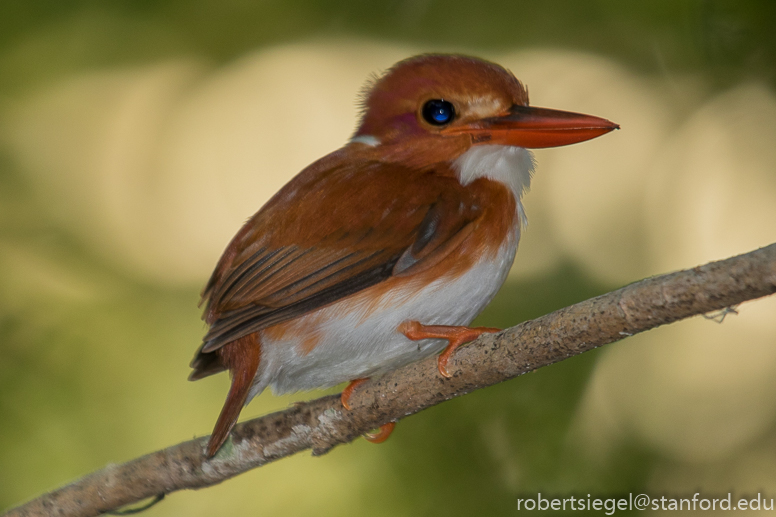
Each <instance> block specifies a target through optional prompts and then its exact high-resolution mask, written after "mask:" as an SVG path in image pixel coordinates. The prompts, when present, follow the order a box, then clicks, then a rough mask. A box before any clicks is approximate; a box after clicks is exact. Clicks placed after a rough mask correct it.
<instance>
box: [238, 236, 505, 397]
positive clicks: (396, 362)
mask: <svg viewBox="0 0 776 517" xmlns="http://www.w3.org/2000/svg"><path fill="white" fill-rule="evenodd" d="M518 224H519V223H518ZM519 237H520V231H519V226H518V227H517V228H515V231H514V232H513V233H512V235H511V236H510V238H509V239H507V241H506V242H504V244H503V245H502V246H501V248H500V249H499V251H498V253H497V254H496V255H495V256H494V257H489V258H488V259H484V258H483V259H482V260H480V262H478V263H477V264H475V266H474V267H472V268H471V269H470V270H469V271H467V272H466V273H464V274H463V275H460V276H458V277H457V278H455V279H452V280H451V279H445V278H440V279H439V280H437V281H436V282H434V283H432V284H430V285H426V286H425V287H423V288H422V289H414V290H409V289H404V290H402V291H399V292H397V291H390V292H388V293H386V294H384V295H383V296H382V297H381V298H380V300H379V302H378V303H377V305H374V304H373V303H372V305H370V304H369V302H368V301H367V300H366V298H365V299H364V301H363V302H360V301H359V296H360V294H356V295H353V296H352V297H350V298H346V299H345V300H343V301H341V302H337V303H335V304H333V305H330V306H328V307H324V308H322V309H319V310H318V311H316V313H313V314H311V315H310V316H311V317H305V318H304V321H303V322H300V325H304V327H303V328H302V327H300V328H299V332H295V333H294V334H295V335H296V336H297V337H295V338H293V339H286V338H285V337H284V338H280V339H278V338H273V337H272V333H271V332H269V331H264V332H263V334H262V358H261V365H260V367H259V372H258V373H257V376H256V380H255V384H254V386H253V389H252V390H251V393H250V396H249V399H248V400H250V398H252V397H254V396H255V395H257V394H258V393H260V392H261V391H262V390H263V389H264V388H266V387H267V386H271V387H272V391H273V392H275V393H276V394H281V393H288V392H293V391H299V390H308V389H313V388H323V387H328V386H333V385H335V384H339V383H342V382H346V381H350V380H353V379H357V378H362V377H370V376H373V375H378V374H381V373H384V372H386V371H390V370H393V369H396V368H398V367H400V366H403V365H405V364H409V363H411V362H413V361H417V360H418V359H421V358H424V357H426V356H429V355H431V354H434V353H437V352H439V351H441V350H442V349H443V348H444V347H445V346H446V344H447V342H446V341H444V340H439V339H426V340H422V341H411V340H410V339H408V338H407V337H405V336H404V335H403V334H401V333H400V332H399V331H398V327H399V325H400V324H402V323H404V322H405V321H412V320H415V321H419V322H420V323H422V324H424V325H468V324H469V323H471V321H472V320H473V319H474V318H475V316H477V315H478V314H479V313H480V312H481V311H482V310H483V309H484V308H485V306H486V305H487V304H488V303H489V302H490V301H491V300H492V299H493V297H494V296H495V295H496V292H498V290H499V288H500V287H501V285H502V284H503V283H504V280H505V279H506V277H507V274H508V272H509V269H510V267H511V266H512V262H513V260H514V258H515V252H516V250H517V242H518V240H519ZM354 301H355V302H357V303H355V304H354ZM346 307H347V308H346ZM374 307H377V308H376V309H375V308H374ZM300 333H301V334H302V337H299V335H300ZM305 336H311V337H312V338H314V340H315V342H316V345H315V347H314V348H313V349H312V350H311V351H309V352H307V351H306V350H305V348H304V339H305Z"/></svg>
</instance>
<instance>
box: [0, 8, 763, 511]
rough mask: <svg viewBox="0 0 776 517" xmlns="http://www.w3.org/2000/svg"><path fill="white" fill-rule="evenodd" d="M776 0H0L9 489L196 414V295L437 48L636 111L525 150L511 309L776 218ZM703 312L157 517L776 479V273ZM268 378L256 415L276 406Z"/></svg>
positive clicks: (743, 240) (492, 507) (567, 295)
mask: <svg viewBox="0 0 776 517" xmlns="http://www.w3.org/2000/svg"><path fill="white" fill-rule="evenodd" d="M774 23H776V3H774V2H771V1H770V0H763V1H759V2H758V1H729V2H728V1H717V0H687V1H682V2H677V1H674V0H657V1H651V2H621V1H619V0H593V1H588V2H576V1H573V0H531V1H509V0H504V1H480V2H471V1H468V0H451V1H445V2H441V1H431V0H414V1H413V0H380V1H368V2H367V1H359V0H321V1H315V0H264V1H258V0H257V1H246V0H219V1H214V0H187V1H182V0H112V1H108V2H105V1H97V0H31V1H23V0H2V1H0V509H2V508H7V507H10V506H12V505H14V504H17V503H20V502H21V501H23V500H25V499H28V498H31V497H33V496H35V495H37V494H39V493H41V492H43V491H46V490H49V489H52V488H54V487H56V486H58V485H61V484H63V483H65V482H67V481H69V480H71V479H74V478H76V477H79V476H81V475H83V474H85V473H87V472H89V471H92V470H94V469H97V468H100V467H102V466H104V465H105V464H107V463H110V462H122V461H125V460H128V459H131V458H133V457H135V456H138V455H141V454H144V453H147V452H150V451H152V450H155V449H158V448H162V447H165V446H168V445H171V444H174V443H177V442H179V441H182V440H185V439H189V438H191V437H192V436H195V435H196V436H202V435H205V434H207V433H209V431H210V429H211V427H212V424H213V422H214V420H215V418H216V416H217V414H218V412H219V410H220V407H221V404H222V402H223V398H224V396H225V393H226V390H227V386H228V380H227V378H226V376H223V375H222V376H219V377H215V378H209V379H207V380H203V381H200V382H197V383H189V382H187V381H186V376H187V375H188V371H189V370H188V362H189V360H190V359H191V357H192V354H193V353H194V350H195V349H196V347H197V345H198V343H199V341H200V339H201V337H202V335H203V331H204V326H203V324H202V322H201V321H200V319H199V316H200V312H199V309H198V308H197V301H198V293H199V290H200V288H201V287H202V285H203V283H204V282H205V280H206V279H207V277H208V275H209V274H210V271H211V268H212V267H213V265H214V264H215V261H216V260H217V258H218V256H219V255H220V253H221V251H222V249H223V247H224V246H225V245H226V243H227V242H228V240H229V239H230V238H231V236H232V235H233V234H234V233H235V231H236V230H237V228H238V227H239V225H240V224H241V222H242V221H244V220H245V219H246V218H247V217H248V216H250V215H251V214H252V213H253V212H255V211H256V210H257V209H258V208H259V207H260V206H261V205H262V203H263V202H264V201H265V200H266V199H268V197H269V196H270V195H271V194H272V193H273V192H274V191H275V190H276V189H277V188H279V187H280V186H281V185H282V184H283V183H284V182H285V181H287V180H288V179H289V178H290V177H291V176H292V175H293V174H295V173H296V172H298V171H299V170H300V169H301V168H302V167H304V166H305V165H306V164H308V163H310V162H311V161H313V160H314V159H316V158H318V157H320V156H322V155H323V154H325V153H327V152H329V151H331V150H334V149H336V148H338V147H339V146H340V145H342V144H343V143H344V142H345V141H346V140H347V138H348V137H349V135H350V133H351V131H352V130H353V128H354V126H355V124H356V117H357V113H358V110H357V103H356V97H357V94H358V92H359V90H360V89H361V86H362V84H363V83H364V82H365V80H366V78H367V77H368V76H369V75H370V74H372V73H374V72H379V71H381V70H384V69H385V68H387V67H388V66H390V65H391V64H392V63H394V62H395V61H397V60H399V59H402V58H404V57H408V56H410V55H413V54H416V53H420V52H428V51H453V52H464V53H469V54H474V55H478V56H481V57H485V58H488V59H491V60H494V61H497V62H499V63H501V64H503V65H504V66H506V67H508V68H510V69H511V70H512V71H513V72H514V73H515V74H516V75H517V76H518V77H519V78H521V79H522V80H523V81H524V82H525V83H526V84H527V85H528V86H529V88H530V92H531V101H532V104H535V105H538V106H547V107H553V108H559V109H567V110H573V111H581V112H586V113H591V114H595V115H599V116H602V117H606V118H609V119H611V120H614V121H616V122H618V123H620V124H621V125H622V130H621V131H618V132H616V133H613V134H609V135H606V136H605V137H603V138H600V139H596V140H594V141H591V142H588V143H585V144H582V145H578V146H572V147H567V148H561V149H551V150H545V151H540V152H537V153H536V154H537V158H538V162H539V167H538V171H537V173H536V176H535V178H534V183H533V190H532V191H531V192H530V193H529V194H528V196H527V198H526V208H527V211H528V215H529V227H528V230H527V232H526V233H525V234H524V240H523V242H521V245H520V251H519V253H518V258H517V261H516V264H515V267H514V269H513V271H512V274H511V275H510V278H509V280H508V282H507V284H506V286H505V287H504V288H503V290H502V292H501V293H500V294H499V296H498V298H497V299H496V300H495V301H494V303H493V304H492V306H491V307H489V308H488V309H487V310H486V312H485V313H484V314H483V315H482V316H481V317H480V318H479V323H480V324H483V325H489V326H511V325H514V324H517V323H519V322H520V321H523V320H525V319H528V318H532V317H536V316H539V315H541V314H544V313H547V312H549V311H552V310H554V309H557V308H560V307H563V306H565V305H567V304H570V303H573V302H576V301H580V300H583V299H585V298H587V297H590V296H593V295H597V294H601V293H604V292H607V291H609V290H611V289H613V288H617V287H620V286H622V285H624V284H627V283H629V282H632V281H636V280H639V279H641V278H643V277H646V276H649V275H654V274H659V273H663V272H668V271H671V270H674V269H682V268H688V267H692V266H695V265H698V264H701V263H704V262H707V261H710V260H713V259H720V258H725V257H728V256H730V255H734V254H738V253H742V252H746V251H749V250H751V249H754V248H757V247H759V246H763V245H767V244H769V243H771V242H774V241H776V91H775V90H774V88H775V87H776V31H774V30H773V27H774ZM738 311H739V314H738V315H730V316H728V317H727V318H726V319H725V320H724V322H723V323H722V324H719V323H717V322H714V321H711V320H706V319H703V318H694V319H692V320H690V321H686V322H682V323H678V324H674V325H671V326H669V327H666V328H662V329H658V330H654V331H651V332H649V333H646V334H644V335H641V336H637V337H634V338H631V339H626V340H624V341H622V342H620V343H617V344H613V345H610V346H607V347H604V349H601V350H598V351H595V352H590V353H587V354H584V355H583V356H579V357H575V358H572V359H569V360H567V361H565V362H563V363H560V364H557V365H554V366H551V367H548V368H543V369H541V370H540V371H538V372H535V373H532V374H529V375H526V376H523V377H521V378H519V379H516V380H513V381H511V382H508V383H504V384H502V385H499V386H496V387H493V388H490V389H486V390H482V391H479V392H477V393H474V394H471V395H469V396H467V397H463V398H461V399H458V400H454V401H451V402H448V403H445V404H443V405H441V406H438V407H435V408H432V409H430V410H428V411H424V412H423V413H421V414H419V415H416V416H413V417H411V418H408V419H406V420H404V421H402V422H401V424H400V425H399V426H398V428H397V432H396V433H394V436H393V437H392V438H391V439H390V440H389V441H388V442H386V443H385V444H384V445H381V446H374V445H371V444H368V443H365V442H364V441H362V440H361V441H357V442H356V443H354V444H352V445H348V446H344V447H339V448H337V449H335V450H334V451H333V452H332V453H330V454H328V455H327V456H325V457H322V458H312V457H310V456H309V454H301V455H297V456H296V457H293V458H290V459H285V460H282V461H280V462H278V463H276V464H272V465H269V466H267V467H264V468H261V469H257V470H255V471H253V472H250V473H247V474H244V475H242V476H240V477H238V478H236V479H233V480H230V481H228V482H225V483H223V484H221V485H220V486H217V487H213V488H208V489H205V490H200V491H197V492H183V493H176V494H174V495H172V496H170V497H169V498H167V499H166V500H165V501H164V502H163V503H161V504H159V505H157V506H156V507H154V508H153V509H152V510H149V511H148V513H147V515H149V516H166V515H191V516H199V515H269V514H273V515H311V514H315V515H366V514H369V515H373V516H382V515H385V516H389V515H390V516H395V515H439V514H445V515H462V516H464V515H466V516H468V515H474V514H477V515H514V514H515V513H516V509H515V507H516V498H517V497H518V496H519V495H523V496H534V495H535V493H536V492H537V491H540V492H542V494H544V495H559V496H569V495H575V496H583V497H584V496H586V495H587V494H588V493H590V494H593V495H594V496H601V497H603V496H608V495H613V494H627V493H628V492H631V491H632V492H634V493H637V492H647V493H651V494H654V495H661V494H667V495H686V494H692V493H694V492H696V491H701V492H703V493H704V494H720V493H726V492H727V491H733V492H735V495H746V494H753V493H755V492H757V491H764V493H765V494H766V495H770V496H771V497H776V461H774V456H776V298H771V299H766V300H761V301H757V302H751V303H746V304H744V305H742V306H740V307H739V308H738ZM320 395H321V392H316V393H308V394H300V395H297V396H292V397H274V396H272V395H271V394H270V393H265V394H263V395H261V396H260V397H259V398H257V399H256V400H255V401H254V402H253V403H252V404H251V405H250V406H249V407H248V408H247V409H246V410H245V411H244V412H243V416H244V417H250V416H255V415H260V414H264V413H267V412H269V411H273V410H277V409H280V408H284V407H286V406H287V405H288V404H290V403H291V402H292V401H294V400H298V399H300V398H309V397H315V396H320ZM734 498H735V496H734Z"/></svg>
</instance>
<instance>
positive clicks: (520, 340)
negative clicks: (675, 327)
mask: <svg viewBox="0 0 776 517" xmlns="http://www.w3.org/2000/svg"><path fill="white" fill-rule="evenodd" d="M774 292H776V244H772V245H770V246H767V247H765V248H761V249H759V250H757V251H752V252H750V253H746V254H744V255H739V256H737V257H733V258H730V259H727V260H722V261H719V262H712V263H710V264H706V265H704V266H700V267H696V268H694V269H690V270H686V271H680V272H677V273H671V274H668V275H663V276H658V277H653V278H648V279H646V280H642V281H640V282H636V283H634V284H631V285H629V286H626V287H623V288H622V289H618V290H616V291H613V292H611V293H608V294H605V295H602V296H598V297H596V298H592V299H590V300H586V301H584V302H581V303H577V304H575V305H572V306H570V307H566V308H564V309H561V310H559V311H556V312H553V313H552V314H548V315H546V316H542V317H541V318H537V319H535V320H531V321H526V322H524V323H521V324H520V325H517V326H516V327H512V328H509V329H507V330H504V331H503V332H501V333H499V334H490V335H484V336H483V337H481V338H479V339H477V340H476V341H475V342H473V343H471V344H470V345H467V346H465V347H463V348H461V349H460V350H458V351H457V352H456V354H455V355H454V356H453V357H452V359H451V360H450V363H449V364H448V371H450V372H451V373H452V374H453V378H452V379H445V378H443V377H441V376H440V375H439V373H438V371H437V367H436V358H435V357H429V358H427V359H425V360H422V361H419V362H417V363H413V364H411V365H409V366H406V367H404V368H401V369H400V370H396V371H394V372H391V373H389V374H386V375H384V376H383V377H381V378H379V379H373V380H370V381H368V382H366V383H365V384H363V385H361V386H359V388H358V389H357V390H356V391H355V392H354V393H353V396H352V397H351V399H350V402H351V404H352V405H353V409H352V410H351V411H345V410H344V409H343V408H342V406H341V404H340V401H339V396H337V395H332V396H328V397H323V398H320V399H317V400H313V401H310V402H306V403H301V404H298V405H296V406H294V407H291V408H289V409H286V410H285V411H280V412H277V413H273V414H270V415H267V416H264V417H261V418H256V419H254V420H250V421H247V422H243V423H241V424H238V425H237V426H235V428H234V432H233V434H232V438H231V439H230V440H229V441H227V443H226V445H225V446H224V447H223V448H222V449H221V451H219V453H218V454H217V455H216V456H215V457H214V458H212V459H211V460H207V459H205V457H204V455H203V451H204V447H205V444H206V443H207V438H206V437H204V438H198V439H195V440H191V441H188V442H183V443H180V444H178V445H174V446H172V447H168V448H166V449H162V450H160V451H156V452H154V453H151V454H148V455H146V456H143V457H140V458H137V459H134V460H132V461H129V462H127V463H124V464H122V465H109V466H107V467H105V468H104V469H102V470H98V471H96V472H93V473H92V474H89V475H88V476H86V477H84V478H82V479H80V480H78V481H75V482H73V483H71V484H69V485H67V486H64V487H62V488H60V489H58V490H55V491H53V492H50V493H48V494H45V495H42V496H40V497H38V498H37V499H34V500H32V501H30V502H28V503H26V504H24V505H22V506H19V507H17V508H15V509H12V510H10V511H9V512H8V513H6V515H7V516H38V515H60V516H90V515H99V514H100V513H102V512H105V511H108V510H111V509H114V508H118V507H121V506H123V505H127V504H130V503H133V502H137V501H141V500H143V499H145V498H148V497H151V496H154V495H158V494H167V493H170V492H174V491H176V490H181V489H186V488H189V489H191V488H201V487H206V486H211V485H215V484H217V483H220V482H221V481H224V480H225V479H229V478H230V477H233V476H236V475H237V474H240V473H242V472H245V471H247V470H249V469H252V468H255V467H259V466H261V465H264V464H266V463H269V462H271V461H275V460H277V459H280V458H284V457H286V456H290V455H292V454H295V453H297V452H299V451H302V450H305V449H310V448H311V449H312V450H313V454H314V455H321V454H324V453H326V452H328V451H329V450H330V449H331V448H333V447H335V446H336V445H339V444H341V443H348V442H350V441H352V440H354V439H355V438H357V437H358V436H360V435H361V434H363V433H364V432H366V431H368V430H370V429H373V428H375V427H378V426H380V425H382V424H385V423H387V422H390V421H393V420H399V419H400V418H403V417H405V416H408V415H412V414H414V413H417V412H418V411H422V410H423V409H425V408H427V407H430V406H433V405H435V404H439V403H440V402H443V401H445V400H448V399H451V398H453V397H458V396H461V395H464V394H466V393H469V392H472V391H474V390H477V389H480V388H484V387H486V386H491V385H493V384H496V383H499V382H502V381H505V380H507V379H511V378H513V377H517V376H518V375H522V374H524V373H526V372H530V371H532V370H536V369H537V368H541V367H542V366H546V365H549V364H552V363H555V362H558V361H562V360H563V359H566V358H568V357H572V356H575V355H578V354H581V353H582V352H585V351H588V350H591V349H593V348H597V347H599V346H601V345H604V344H607V343H611V342H613V341H618V340H620V339H622V338H623V337H626V336H631V335H633V334H637V333H639V332H643V331H645V330H649V329H652V328H655V327H658V326H660V325H664V324H666V323H671V322H674V321H677V320H680V319H683V318H688V317H690V316H694V315H698V314H705V313H707V312H710V311H716V310H720V309H724V308H726V307H730V306H732V305H736V304H739V303H741V302H743V301H746V300H752V299H755V298H760V297H762V296H766V295H769V294H772V293H774Z"/></svg>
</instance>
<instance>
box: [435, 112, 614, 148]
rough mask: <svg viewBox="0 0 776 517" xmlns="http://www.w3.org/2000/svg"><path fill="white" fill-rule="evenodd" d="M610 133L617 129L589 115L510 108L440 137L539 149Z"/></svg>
mask: <svg viewBox="0 0 776 517" xmlns="http://www.w3.org/2000/svg"><path fill="white" fill-rule="evenodd" d="M613 129H620V126H619V125H618V124H615V123H614V122H610V121H608V120H606V119H603V118H599V117H593V116H592V115H583V114H581V113H572V112H570V111H559V110H553V109H547V108H535V107H533V106H513V107H512V108H511V109H510V110H509V113H508V114H507V115H504V116H501V117H492V118H486V119H482V120H478V121H476V122H473V123H471V124H468V125H465V126H454V127H450V128H448V129H445V130H443V133H448V134H461V133H463V134H470V135H472V138H473V140H474V142H475V143H482V144H488V143H490V144H500V145H512V146H520V147H528V148H532V149H538V148H542V147H558V146H561V145H569V144H576V143H577V142H584V141H585V140H590V139H591V138H595V137H597V136H601V135H603V134H606V133H608V132H609V131H612V130H613Z"/></svg>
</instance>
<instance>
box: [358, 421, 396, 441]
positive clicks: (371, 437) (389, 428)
mask: <svg viewBox="0 0 776 517" xmlns="http://www.w3.org/2000/svg"><path fill="white" fill-rule="evenodd" d="M394 427H396V422H388V423H387V424H384V425H381V426H380V429H379V430H378V431H377V432H375V433H364V440H366V441H368V442H371V443H383V442H384V441H385V440H387V439H388V437H389V436H391V433H392V432H393V428H394Z"/></svg>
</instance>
